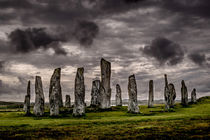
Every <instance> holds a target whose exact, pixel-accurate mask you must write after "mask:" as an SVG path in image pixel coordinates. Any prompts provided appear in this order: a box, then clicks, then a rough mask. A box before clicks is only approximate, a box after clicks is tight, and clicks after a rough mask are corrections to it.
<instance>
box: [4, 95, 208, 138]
mask: <svg viewBox="0 0 210 140" xmlns="http://www.w3.org/2000/svg"><path fill="white" fill-rule="evenodd" d="M140 111H141V114H130V113H127V107H112V109H110V111H102V110H97V109H93V108H87V109H86V112H87V113H86V116H84V117H81V118H74V117H73V116H72V114H71V112H72V110H66V109H64V108H63V109H62V111H61V114H60V116H58V117H49V112H47V111H46V113H45V114H46V115H45V116H43V117H35V116H33V115H31V116H25V115H24V113H23V112H20V111H15V110H14V109H13V110H12V112H3V111H0V139H94V140H95V139H209V138H210V97H203V98H201V99H199V100H198V102H197V103H196V104H190V105H189V106H188V107H182V106H181V105H180V104H176V105H175V108H174V109H171V110H170V111H169V112H166V111H165V110H164V105H161V104H160V105H155V107H154V108H147V106H140Z"/></svg>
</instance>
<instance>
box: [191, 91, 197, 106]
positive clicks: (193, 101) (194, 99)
mask: <svg viewBox="0 0 210 140" xmlns="http://www.w3.org/2000/svg"><path fill="white" fill-rule="evenodd" d="M191 102H192V103H195V102H196V89H195V88H194V89H193V91H192V92H191Z"/></svg>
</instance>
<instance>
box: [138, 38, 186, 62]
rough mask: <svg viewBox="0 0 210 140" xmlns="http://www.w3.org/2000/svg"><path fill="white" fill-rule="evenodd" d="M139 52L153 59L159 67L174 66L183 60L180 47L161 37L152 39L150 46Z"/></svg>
mask: <svg viewBox="0 0 210 140" xmlns="http://www.w3.org/2000/svg"><path fill="white" fill-rule="evenodd" d="M140 50H141V51H142V52H143V53H144V54H146V55H147V56H149V57H153V58H155V59H156V60H157V61H158V62H159V63H160V65H163V64H169V65H176V64H178V63H180V62H181V61H182V60H183V58H184V51H183V49H182V48H181V46H180V45H179V44H177V43H175V42H173V41H171V40H168V39H166V38H163V37H159V38H156V39H154V40H153V41H152V43H151V45H149V46H145V47H144V48H143V49H140Z"/></svg>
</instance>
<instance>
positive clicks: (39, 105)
mask: <svg viewBox="0 0 210 140" xmlns="http://www.w3.org/2000/svg"><path fill="white" fill-rule="evenodd" d="M35 94H36V95H35V104H34V115H36V116H43V115H44V93H43V88H42V79H41V77H40V76H36V80H35Z"/></svg>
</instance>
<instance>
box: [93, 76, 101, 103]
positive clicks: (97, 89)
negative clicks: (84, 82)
mask: <svg viewBox="0 0 210 140" xmlns="http://www.w3.org/2000/svg"><path fill="white" fill-rule="evenodd" d="M99 96H100V80H94V81H93V82H92V90H91V106H92V107H98V106H99V103H100V101H99V99H100V97H99Z"/></svg>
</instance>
